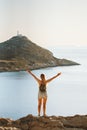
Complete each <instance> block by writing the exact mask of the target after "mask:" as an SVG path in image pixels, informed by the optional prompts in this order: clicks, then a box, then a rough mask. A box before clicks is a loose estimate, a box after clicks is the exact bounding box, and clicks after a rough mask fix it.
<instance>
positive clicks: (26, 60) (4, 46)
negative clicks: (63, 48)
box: [0, 35, 79, 71]
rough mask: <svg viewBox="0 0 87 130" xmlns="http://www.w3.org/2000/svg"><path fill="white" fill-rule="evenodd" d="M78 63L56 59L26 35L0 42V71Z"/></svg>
mask: <svg viewBox="0 0 87 130" xmlns="http://www.w3.org/2000/svg"><path fill="white" fill-rule="evenodd" d="M70 65H79V64H78V63H76V62H74V61H70V60H67V59H64V58H63V59H58V58H56V57H54V56H53V53H52V52H50V51H49V50H47V49H44V48H42V47H40V46H38V45H37V44H35V43H33V42H32V41H31V40H29V39H28V38H27V37H26V36H22V35H20V36H14V37H12V38H11V39H9V40H7V41H5V42H2V43H0V71H20V70H26V69H39V68H45V67H55V66H70Z"/></svg>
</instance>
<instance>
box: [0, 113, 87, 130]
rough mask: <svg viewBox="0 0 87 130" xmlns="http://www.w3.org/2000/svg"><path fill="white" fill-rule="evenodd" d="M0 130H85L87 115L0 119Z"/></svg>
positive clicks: (30, 116)
mask: <svg viewBox="0 0 87 130" xmlns="http://www.w3.org/2000/svg"><path fill="white" fill-rule="evenodd" d="M0 130H87V115H84V116H82V115H75V116H69V117H62V116H48V117H36V116H33V115H28V116H26V117H23V118H20V119H17V120H11V119H5V118H0Z"/></svg>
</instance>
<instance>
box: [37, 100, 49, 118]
mask: <svg viewBox="0 0 87 130" xmlns="http://www.w3.org/2000/svg"><path fill="white" fill-rule="evenodd" d="M42 100H43V116H46V102H47V98H46V97H44V98H39V99H38V116H40V112H41V106H42Z"/></svg>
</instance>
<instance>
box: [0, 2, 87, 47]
mask: <svg viewBox="0 0 87 130" xmlns="http://www.w3.org/2000/svg"><path fill="white" fill-rule="evenodd" d="M17 31H19V33H20V34H22V35H25V36H27V37H28V38H29V39H30V40H31V41H33V42H35V43H37V44H39V45H41V46H46V45H73V44H74V45H87V0H0V42H3V41H6V40H7V39H10V38H11V37H13V36H15V35H17Z"/></svg>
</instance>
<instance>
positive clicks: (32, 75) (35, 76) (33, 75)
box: [27, 70, 40, 82]
mask: <svg viewBox="0 0 87 130" xmlns="http://www.w3.org/2000/svg"><path fill="white" fill-rule="evenodd" d="M27 72H28V73H29V74H31V75H32V76H33V77H34V79H36V81H38V82H39V81H40V80H39V79H38V78H37V77H36V76H35V75H34V74H33V73H32V72H31V71H30V70H27Z"/></svg>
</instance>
